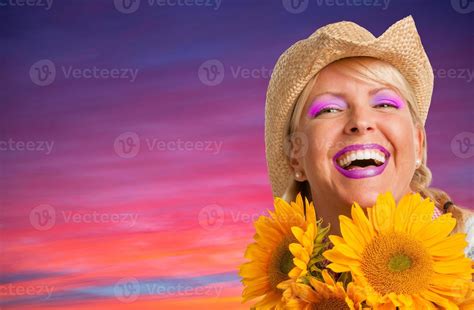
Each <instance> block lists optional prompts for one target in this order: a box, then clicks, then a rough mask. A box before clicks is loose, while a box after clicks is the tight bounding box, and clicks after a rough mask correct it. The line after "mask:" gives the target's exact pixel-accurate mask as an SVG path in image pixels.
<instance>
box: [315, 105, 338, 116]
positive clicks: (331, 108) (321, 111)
mask: <svg viewBox="0 0 474 310" xmlns="http://www.w3.org/2000/svg"><path fill="white" fill-rule="evenodd" d="M339 111H341V109H338V108H334V107H328V108H324V109H322V110H320V111H319V112H318V113H316V114H315V115H314V116H313V117H316V116H319V115H321V114H328V113H336V112H339Z"/></svg>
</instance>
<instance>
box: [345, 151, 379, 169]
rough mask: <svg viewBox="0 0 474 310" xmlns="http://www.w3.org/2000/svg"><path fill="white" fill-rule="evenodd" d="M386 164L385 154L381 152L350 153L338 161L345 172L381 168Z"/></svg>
mask: <svg viewBox="0 0 474 310" xmlns="http://www.w3.org/2000/svg"><path fill="white" fill-rule="evenodd" d="M384 163H385V154H384V153H382V152H381V151H379V150H360V151H350V152H347V153H345V154H343V155H342V156H340V157H339V158H338V159H337V164H338V165H339V166H340V167H341V168H343V169H345V170H352V169H361V168H365V167H370V166H374V167H380V166H382V165H383V164H384Z"/></svg>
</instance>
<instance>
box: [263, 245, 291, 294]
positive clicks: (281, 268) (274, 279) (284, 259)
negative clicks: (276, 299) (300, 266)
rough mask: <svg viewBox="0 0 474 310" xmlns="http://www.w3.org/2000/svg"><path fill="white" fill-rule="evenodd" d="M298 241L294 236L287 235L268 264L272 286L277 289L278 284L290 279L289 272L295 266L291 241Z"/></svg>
mask: <svg viewBox="0 0 474 310" xmlns="http://www.w3.org/2000/svg"><path fill="white" fill-rule="evenodd" d="M293 242H297V240H296V238H295V237H293V236H287V237H285V238H284V239H283V240H282V241H281V242H280V244H279V246H278V247H276V249H275V252H274V253H273V254H272V255H271V258H270V263H269V265H268V274H269V281H270V286H271V287H272V288H273V289H274V290H278V289H277V285H278V284H279V283H280V282H282V281H285V280H288V279H289V278H290V277H289V276H288V272H290V270H291V269H293V268H294V267H295V264H294V263H293V254H291V252H290V249H289V248H288V247H289V245H290V243H293Z"/></svg>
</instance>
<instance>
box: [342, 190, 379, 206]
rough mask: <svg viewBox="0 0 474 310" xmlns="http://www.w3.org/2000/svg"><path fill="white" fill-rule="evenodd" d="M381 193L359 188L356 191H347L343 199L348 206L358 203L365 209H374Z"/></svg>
mask: <svg viewBox="0 0 474 310" xmlns="http://www.w3.org/2000/svg"><path fill="white" fill-rule="evenodd" d="M380 193H381V192H380V191H377V190H361V188H360V187H359V188H358V189H357V190H355V191H350V190H349V191H345V192H344V194H343V197H344V200H345V202H346V204H347V205H348V206H352V204H353V203H354V202H357V203H358V204H359V205H360V206H361V207H362V208H364V209H365V208H369V207H372V206H373V205H374V204H375V202H376V200H377V196H378V195H379V194H380Z"/></svg>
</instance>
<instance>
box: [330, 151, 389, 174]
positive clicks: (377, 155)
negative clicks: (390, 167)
mask: <svg viewBox="0 0 474 310" xmlns="http://www.w3.org/2000/svg"><path fill="white" fill-rule="evenodd" d="M389 158H390V153H389V151H387V150H386V149H385V148H384V147H383V146H381V145H380V144H375V143H371V144H353V145H349V146H346V147H345V148H343V149H342V150H340V151H338V152H337V153H336V155H334V157H333V164H334V166H335V167H336V170H337V171H339V172H340V173H341V174H342V175H344V176H345V177H348V178H351V179H362V178H370V177H374V176H376V175H379V174H381V173H382V172H383V171H384V170H385V167H387V164H388V161H389Z"/></svg>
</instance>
